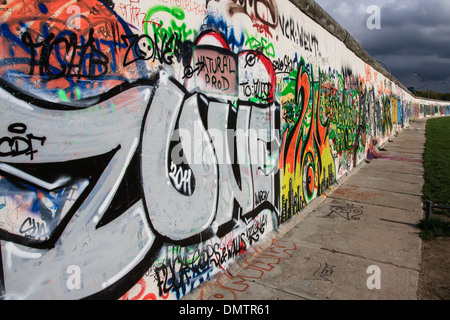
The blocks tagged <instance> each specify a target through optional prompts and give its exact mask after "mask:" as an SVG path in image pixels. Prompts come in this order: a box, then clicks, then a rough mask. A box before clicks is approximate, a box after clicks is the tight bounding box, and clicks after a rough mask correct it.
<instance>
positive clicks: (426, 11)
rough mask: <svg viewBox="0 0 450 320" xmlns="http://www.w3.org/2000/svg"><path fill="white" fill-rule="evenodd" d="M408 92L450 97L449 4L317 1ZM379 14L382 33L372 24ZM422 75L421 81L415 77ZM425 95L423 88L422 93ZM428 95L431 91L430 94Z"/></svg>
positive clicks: (436, 1) (403, 0) (443, 1)
mask: <svg viewBox="0 0 450 320" xmlns="http://www.w3.org/2000/svg"><path fill="white" fill-rule="evenodd" d="M316 2H317V3H318V4H319V5H320V6H321V7H322V8H324V9H325V10H326V11H327V12H328V13H329V14H330V15H331V16H332V17H333V18H334V19H335V20H336V21H337V22H339V23H340V24H341V25H342V26H343V27H344V28H345V29H347V30H348V31H349V33H350V34H352V35H353V37H354V38H355V39H356V40H357V41H358V42H359V43H360V44H361V46H362V47H363V48H364V49H365V50H366V51H367V52H368V53H369V54H370V55H372V57H374V58H375V59H376V60H379V61H381V62H382V63H383V64H385V65H387V66H388V68H389V69H390V70H391V72H392V74H393V75H394V76H395V77H397V78H398V79H399V80H400V81H401V82H402V83H403V84H404V85H405V86H407V87H409V86H414V87H416V88H418V87H423V86H424V85H425V86H426V82H425V80H423V78H425V79H427V80H428V83H429V85H430V87H431V89H432V90H436V91H441V92H442V91H450V89H449V88H448V86H446V85H445V84H444V83H441V82H439V81H444V82H445V83H447V84H450V18H449V17H450V1H448V0H427V1H423V0H341V1H336V0H316ZM371 5H376V6H378V7H379V8H380V19H381V20H380V22H381V28H380V29H369V28H368V27H367V20H368V19H369V18H370V17H371V15H372V14H373V12H371V11H369V12H368V10H367V9H368V8H369V7H370V6H371ZM414 74H419V75H420V76H422V77H423V78H421V77H418V76H414ZM421 89H423V88H421ZM425 89H426V88H425Z"/></svg>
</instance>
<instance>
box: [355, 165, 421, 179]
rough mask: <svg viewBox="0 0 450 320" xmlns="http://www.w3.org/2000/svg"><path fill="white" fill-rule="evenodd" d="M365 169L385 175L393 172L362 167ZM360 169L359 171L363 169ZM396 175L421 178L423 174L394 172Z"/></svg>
mask: <svg viewBox="0 0 450 320" xmlns="http://www.w3.org/2000/svg"><path fill="white" fill-rule="evenodd" d="M363 168H366V169H370V170H373V171H377V172H386V173H393V171H386V170H381V169H376V168H368V167H363ZM363 168H361V169H363ZM394 173H396V174H404V175H408V176H415V177H423V174H415V173H408V172H394Z"/></svg>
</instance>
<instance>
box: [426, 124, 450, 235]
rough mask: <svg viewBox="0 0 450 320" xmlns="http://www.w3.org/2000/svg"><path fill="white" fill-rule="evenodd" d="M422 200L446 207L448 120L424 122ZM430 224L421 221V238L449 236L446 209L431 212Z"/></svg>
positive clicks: (449, 191)
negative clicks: (423, 182)
mask: <svg viewBox="0 0 450 320" xmlns="http://www.w3.org/2000/svg"><path fill="white" fill-rule="evenodd" d="M425 136H426V143H425V152H424V158H423V159H424V162H423V164H424V168H425V175H424V176H425V185H424V187H423V201H424V202H425V203H426V202H427V201H433V203H434V204H439V205H444V206H450V117H443V118H434V119H430V120H428V121H427V126H426V133H425ZM435 213H439V214H438V215H435V216H433V219H432V221H422V222H421V224H420V225H419V226H420V228H421V229H422V230H423V232H422V238H427V239H429V238H433V237H436V236H443V235H447V236H449V235H450V222H449V219H448V218H449V217H450V210H438V209H433V214H435ZM441 217H442V219H441Z"/></svg>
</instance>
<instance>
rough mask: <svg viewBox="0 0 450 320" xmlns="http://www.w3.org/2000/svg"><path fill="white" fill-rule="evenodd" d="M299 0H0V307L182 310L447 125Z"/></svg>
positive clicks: (444, 109)
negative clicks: (366, 168)
mask: <svg viewBox="0 0 450 320" xmlns="http://www.w3.org/2000/svg"><path fill="white" fill-rule="evenodd" d="M296 2H297V5H298V7H297V6H296V5H294V4H293V3H291V2H289V1H287V0H283V1H272V0H145V1H144V0H132V1H131V0H109V1H107V0H105V1H100V0H85V1H75V0H69V1H60V0H40V1H39V0H29V1H22V0H6V1H3V2H2V3H1V4H0V100H1V103H0V109H1V114H2V117H1V119H0V238H1V251H0V296H1V297H2V298H7V299H81V298H108V299H181V298H182V297H183V296H185V295H186V294H187V293H189V292H191V291H192V290H194V289H195V288H196V287H199V286H201V285H202V284H204V283H205V282H207V281H208V280H209V279H211V278H212V277H213V276H214V275H216V274H217V273H218V272H220V271H222V270H225V269H226V268H227V267H228V266H229V265H230V264H231V263H233V261H235V259H236V258H237V257H239V256H240V255H242V254H243V253H245V252H247V251H248V250H249V249H250V248H252V247H254V246H255V245H257V244H258V242H260V241H261V240H262V239H265V238H268V237H269V236H270V233H271V232H272V231H273V230H276V229H277V228H279V227H280V225H281V224H283V223H284V222H286V221H288V220H289V219H290V218H291V217H293V216H295V215H296V214H298V213H299V212H300V211H301V210H302V208H304V207H305V206H307V205H308V203H309V202H311V201H312V200H313V199H314V198H316V197H317V196H318V195H320V194H321V193H323V192H324V191H325V190H326V189H327V188H329V186H330V185H331V184H333V183H334V182H335V181H336V180H337V179H339V178H340V177H342V176H343V175H344V174H345V173H347V172H349V171H350V170H352V168H354V167H355V166H357V165H358V164H359V163H360V162H361V161H362V160H364V159H365V158H366V157H367V155H368V153H369V152H370V150H371V148H373V147H374V145H377V144H381V143H383V142H385V141H386V140H387V139H388V138H389V137H390V136H391V135H392V134H394V133H395V132H397V131H401V130H402V128H404V127H405V126H407V125H408V123H409V122H410V121H411V120H413V119H416V118H419V117H423V116H425V115H430V114H433V115H444V114H446V115H448V114H449V112H450V111H449V106H448V105H445V104H443V103H442V102H438V101H429V100H420V99H416V98H415V97H413V96H412V95H411V94H410V93H409V92H408V91H406V90H405V89H404V88H403V87H402V86H401V84H399V83H398V82H396V81H395V80H393V79H391V78H389V77H386V75H385V74H383V73H382V72H380V71H379V69H377V68H375V66H373V65H371V64H370V63H368V62H367V61H365V60H363V59H362V58H361V55H360V54H359V53H357V52H356V51H355V50H351V49H350V48H349V47H348V45H347V44H346V43H344V42H343V41H342V40H340V39H339V37H337V36H336V35H335V34H332V33H330V31H328V30H327V29H326V28H324V27H323V26H321V25H319V24H318V23H317V22H315V21H314V19H312V18H311V17H310V16H309V15H307V14H306V13H305V12H306V9H307V8H306V7H305V8H302V3H303V2H302V1H296ZM303 11H305V12H303Z"/></svg>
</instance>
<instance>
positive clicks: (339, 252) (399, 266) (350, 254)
mask: <svg viewBox="0 0 450 320" xmlns="http://www.w3.org/2000/svg"><path fill="white" fill-rule="evenodd" d="M320 249H321V250H324V251H329V252H331V253H333V254H335V253H336V254H342V255H346V256H350V257H354V258H359V259H363V260H369V261H373V262H378V263H383V264H388V265H391V266H394V267H397V268H402V269H407V270H411V271H416V272H420V269H415V268H411V267H407V266H402V265H399V264H396V263H393V262H390V261H383V260H378V259H372V258H369V257H364V256H362V255H358V254H352V253H348V252H343V251H338V250H335V249H328V248H325V247H321V248H320Z"/></svg>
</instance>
